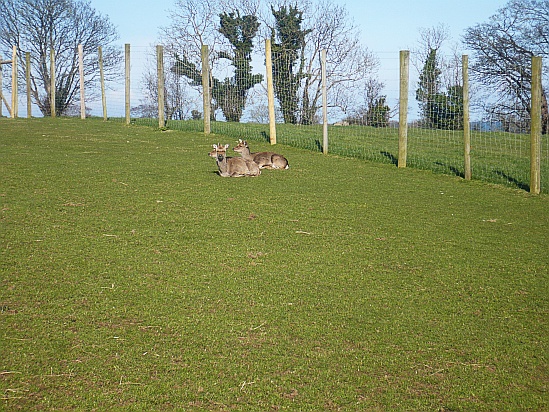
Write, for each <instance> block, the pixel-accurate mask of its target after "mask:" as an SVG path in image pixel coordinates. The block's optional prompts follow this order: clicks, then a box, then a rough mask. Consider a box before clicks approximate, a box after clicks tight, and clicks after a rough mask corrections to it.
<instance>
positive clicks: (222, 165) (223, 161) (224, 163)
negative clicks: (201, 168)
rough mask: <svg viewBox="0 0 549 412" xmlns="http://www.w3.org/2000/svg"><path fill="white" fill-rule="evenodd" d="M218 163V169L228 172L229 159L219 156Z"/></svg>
mask: <svg viewBox="0 0 549 412" xmlns="http://www.w3.org/2000/svg"><path fill="white" fill-rule="evenodd" d="M216 161H217V167H218V168H219V170H220V171H221V172H226V171H227V157H226V156H223V155H217V158H216Z"/></svg>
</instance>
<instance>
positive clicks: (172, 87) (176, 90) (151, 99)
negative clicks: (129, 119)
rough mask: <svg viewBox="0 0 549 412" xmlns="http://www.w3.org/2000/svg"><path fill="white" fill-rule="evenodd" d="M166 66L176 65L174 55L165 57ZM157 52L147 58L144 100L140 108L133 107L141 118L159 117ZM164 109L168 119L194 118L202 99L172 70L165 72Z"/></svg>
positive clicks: (144, 75)
mask: <svg viewBox="0 0 549 412" xmlns="http://www.w3.org/2000/svg"><path fill="white" fill-rule="evenodd" d="M164 59H165V62H164V65H165V66H166V67H171V66H173V65H174V64H175V59H174V57H173V55H170V54H168V55H167V56H165V58H164ZM156 65H157V62H156V52H155V51H151V53H150V54H149V55H148V57H147V65H146V67H145V71H144V73H143V79H142V85H143V96H144V97H143V99H141V102H140V104H139V105H138V106H136V107H132V113H133V114H135V115H136V116H141V117H156V116H158V72H157V66H156ZM164 85H165V92H164V108H165V111H166V113H165V114H166V118H167V119H171V120H184V119H190V118H191V117H192V115H191V112H192V110H193V109H195V110H196V109H199V108H200V107H201V104H202V99H201V97H200V96H199V94H198V93H196V92H195V91H193V90H192V89H191V88H190V87H189V85H188V84H187V82H186V81H185V80H183V79H182V78H181V76H179V75H177V74H175V73H174V72H173V71H171V70H166V71H165V72H164Z"/></svg>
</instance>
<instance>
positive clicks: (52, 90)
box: [50, 48, 57, 117]
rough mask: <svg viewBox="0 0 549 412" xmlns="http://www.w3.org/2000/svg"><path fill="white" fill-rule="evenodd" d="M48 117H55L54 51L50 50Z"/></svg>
mask: <svg viewBox="0 0 549 412" xmlns="http://www.w3.org/2000/svg"><path fill="white" fill-rule="evenodd" d="M50 115H51V117H55V116H56V115H57V113H56V111H55V51H54V50H53V48H51V49H50Z"/></svg>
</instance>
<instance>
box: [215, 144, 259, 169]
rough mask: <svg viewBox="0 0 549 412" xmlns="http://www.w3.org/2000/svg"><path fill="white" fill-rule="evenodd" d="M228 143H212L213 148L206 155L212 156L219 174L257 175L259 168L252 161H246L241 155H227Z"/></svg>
mask: <svg viewBox="0 0 549 412" xmlns="http://www.w3.org/2000/svg"><path fill="white" fill-rule="evenodd" d="M228 147H229V145H228V144H226V145H224V146H222V145H220V144H214V145H213V150H212V151H211V152H210V153H208V156H210V157H214V158H215V161H216V162H217V167H218V168H219V175H220V176H223V177H242V176H259V175H260V174H261V170H259V166H258V165H256V164H255V163H254V162H252V161H246V160H245V159H243V158H242V157H227V149H228Z"/></svg>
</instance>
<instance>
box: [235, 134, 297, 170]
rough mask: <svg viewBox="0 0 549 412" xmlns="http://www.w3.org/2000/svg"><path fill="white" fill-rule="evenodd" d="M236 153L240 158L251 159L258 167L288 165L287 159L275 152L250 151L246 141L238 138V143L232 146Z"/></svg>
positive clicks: (266, 167) (283, 166)
mask: <svg viewBox="0 0 549 412" xmlns="http://www.w3.org/2000/svg"><path fill="white" fill-rule="evenodd" d="M233 150H234V151H235V152H237V153H240V154H241V156H242V159H244V160H249V161H253V162H254V163H256V164H257V165H258V166H259V168H260V169H288V168H289V167H290V165H289V164H288V160H287V159H286V158H285V157H284V156H282V155H279V154H277V153H273V152H258V153H250V148H249V147H248V142H246V141H245V140H240V139H239V140H238V145H237V146H236V147H234V148H233Z"/></svg>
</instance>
